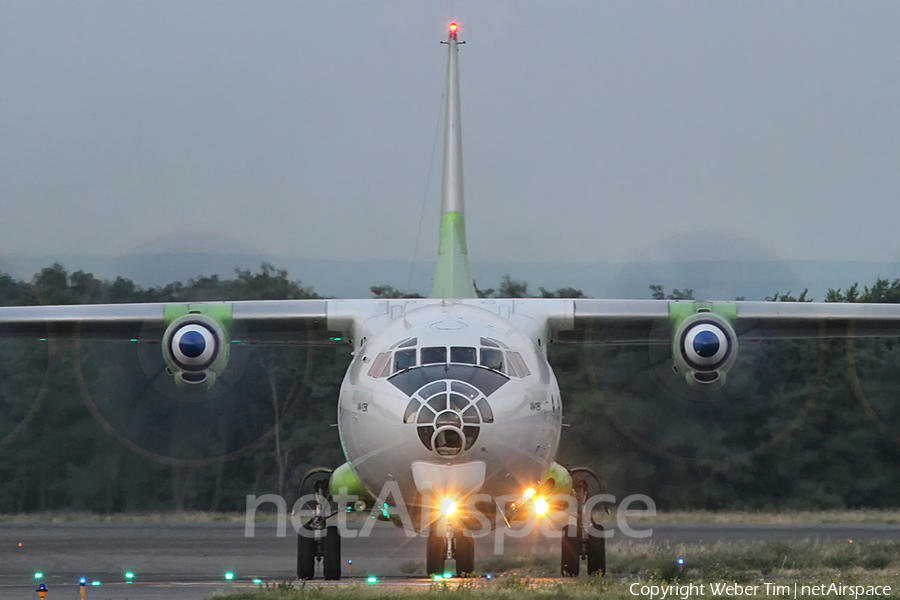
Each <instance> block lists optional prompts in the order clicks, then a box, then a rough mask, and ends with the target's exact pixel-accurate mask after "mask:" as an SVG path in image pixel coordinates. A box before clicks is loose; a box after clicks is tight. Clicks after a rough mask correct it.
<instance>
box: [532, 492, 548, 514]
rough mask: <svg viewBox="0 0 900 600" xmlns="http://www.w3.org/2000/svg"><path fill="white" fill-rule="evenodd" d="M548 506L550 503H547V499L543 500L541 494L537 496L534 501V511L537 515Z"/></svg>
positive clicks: (544, 511) (543, 511) (542, 512)
mask: <svg viewBox="0 0 900 600" xmlns="http://www.w3.org/2000/svg"><path fill="white" fill-rule="evenodd" d="M549 508H550V505H548V504H547V501H546V500H544V497H543V496H538V498H537V500H535V501H534V512H536V513H537V514H539V515H542V514H544V513H546V512H547V509H549Z"/></svg>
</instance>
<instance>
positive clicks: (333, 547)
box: [322, 525, 341, 581]
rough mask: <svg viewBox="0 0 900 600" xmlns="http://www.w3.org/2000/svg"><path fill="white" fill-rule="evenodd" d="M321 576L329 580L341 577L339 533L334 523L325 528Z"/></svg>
mask: <svg viewBox="0 0 900 600" xmlns="http://www.w3.org/2000/svg"><path fill="white" fill-rule="evenodd" d="M324 542H325V543H324V548H323V550H324V552H323V554H324V556H323V557H322V577H323V578H324V579H327V580H330V581H337V580H338V579H340V578H341V533H340V531H338V528H337V526H336V525H329V526H328V527H326V528H325V540H324Z"/></svg>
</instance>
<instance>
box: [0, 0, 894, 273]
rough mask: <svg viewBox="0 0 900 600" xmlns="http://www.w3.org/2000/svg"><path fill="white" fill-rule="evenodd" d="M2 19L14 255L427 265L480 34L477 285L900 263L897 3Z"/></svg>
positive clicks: (241, 6) (198, 6)
mask: <svg viewBox="0 0 900 600" xmlns="http://www.w3.org/2000/svg"><path fill="white" fill-rule="evenodd" d="M0 13H2V20H0V206H2V216H0V255H9V254H17V253H29V254H45V255H46V254H53V255H58V256H59V257H61V258H64V257H65V256H71V255H90V254H102V255H122V254H126V253H128V252H131V251H134V250H136V249H140V248H144V247H149V248H159V247H160V246H163V247H164V248H163V249H167V250H168V249H173V248H176V249H177V248H182V247H183V248H194V249H196V248H201V249H202V248H211V249H220V248H226V247H229V246H231V247H233V248H235V249H238V248H250V249H255V250H258V251H260V252H262V253H265V254H271V255H283V256H294V257H311V258H340V259H359V260H364V259H367V258H380V259H401V260H410V259H411V258H413V252H414V249H415V246H416V238H417V232H418V230H419V222H420V216H421V214H422V206H423V200H424V201H425V202H426V205H425V206H426V209H425V213H424V222H423V227H422V232H421V239H420V241H419V248H418V254H417V258H419V259H420V260H422V259H430V258H431V257H432V256H433V255H434V253H435V251H436V246H437V241H436V229H437V220H438V205H439V188H440V185H439V184H440V162H441V153H440V145H438V147H437V152H436V153H435V155H434V159H433V164H432V152H433V149H434V148H435V143H436V142H438V144H439V141H440V140H439V139H436V135H435V134H436V131H437V133H438V134H440V133H442V129H443V128H442V127H441V128H440V130H437V128H436V125H437V124H438V119H439V116H440V110H441V104H442V93H443V89H444V77H445V64H446V49H445V48H446V47H445V46H441V45H439V44H438V42H439V41H440V40H442V39H445V37H446V25H447V24H448V23H449V22H450V21H451V20H456V21H458V22H459V23H460V39H464V40H466V41H467V42H468V43H467V45H465V46H463V47H462V48H461V51H460V52H461V56H460V72H461V87H462V115H463V145H464V164H465V174H466V181H465V191H466V202H467V221H468V232H469V250H470V255H471V256H472V258H473V259H474V260H503V261H527V262H535V261H546V262H562V261H564V262H581V261H585V262H586V261H597V260H610V261H628V260H634V259H641V258H647V257H657V258H658V257H666V258H703V257H708V258H772V257H775V258H787V259H824V260H877V261H880V260H896V259H898V258H900V227H898V221H900V202H898V201H900V35H898V33H897V30H898V24H900V3H894V2H876V1H871V2H839V3H832V2H774V1H771V2H694V1H692V2H665V3H663V2H631V1H629V2H600V1H597V2H587V1H582V2H568V3H559V2H553V3H550V2H540V3H538V2H524V1H516V2H512V1H505V2H499V1H479V2H460V3H450V2H422V1H410V2H397V1H391V2H343V3H341V2H319V1H316V2H295V1H291V2H271V1H269V2H213V1H202V2H199V1H198V2H192V1H179V2H142V3H137V2H112V1H106V2H62V1H58V2H38V1H33V0H28V1H21V2H11V1H7V0H3V1H2V2H0ZM429 173H430V184H429ZM173 234H177V235H175V236H173Z"/></svg>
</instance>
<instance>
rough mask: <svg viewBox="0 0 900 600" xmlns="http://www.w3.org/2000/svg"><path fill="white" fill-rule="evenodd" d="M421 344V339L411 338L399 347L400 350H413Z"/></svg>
mask: <svg viewBox="0 0 900 600" xmlns="http://www.w3.org/2000/svg"><path fill="white" fill-rule="evenodd" d="M418 342H419V338H410V339H408V340H406V341H405V342H403V343H402V344H400V345H399V346H397V347H398V348H412V347H413V346H415V345H416V344H417V343H418Z"/></svg>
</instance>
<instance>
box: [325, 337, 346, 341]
mask: <svg viewBox="0 0 900 600" xmlns="http://www.w3.org/2000/svg"><path fill="white" fill-rule="evenodd" d="M328 339H329V340H331V341H332V342H340V341H341V340H343V339H344V338H339V337H333V338H328Z"/></svg>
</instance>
